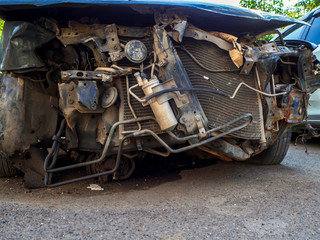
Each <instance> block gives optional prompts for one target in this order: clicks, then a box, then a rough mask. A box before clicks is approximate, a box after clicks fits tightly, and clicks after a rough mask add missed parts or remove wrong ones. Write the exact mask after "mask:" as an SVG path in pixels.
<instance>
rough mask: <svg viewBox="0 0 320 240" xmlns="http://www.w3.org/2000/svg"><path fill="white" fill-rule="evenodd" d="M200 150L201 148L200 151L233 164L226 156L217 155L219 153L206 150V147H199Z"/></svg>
mask: <svg viewBox="0 0 320 240" xmlns="http://www.w3.org/2000/svg"><path fill="white" fill-rule="evenodd" d="M198 148H199V149H200V150H202V151H204V152H207V153H210V154H212V155H214V156H216V157H218V158H220V159H221V160H223V161H226V162H232V159H231V158H229V157H226V156H224V155H222V154H220V153H217V152H215V151H212V150H210V149H209V148H206V147H203V146H200V147H198Z"/></svg>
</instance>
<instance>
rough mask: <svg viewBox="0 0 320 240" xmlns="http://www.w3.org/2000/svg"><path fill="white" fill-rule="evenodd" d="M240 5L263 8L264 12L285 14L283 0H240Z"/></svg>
mask: <svg viewBox="0 0 320 240" xmlns="http://www.w3.org/2000/svg"><path fill="white" fill-rule="evenodd" d="M240 5H241V6H242V7H245V8H250V9H256V10H262V11H264V12H271V13H277V14H283V12H284V9H283V6H284V5H283V0H240Z"/></svg>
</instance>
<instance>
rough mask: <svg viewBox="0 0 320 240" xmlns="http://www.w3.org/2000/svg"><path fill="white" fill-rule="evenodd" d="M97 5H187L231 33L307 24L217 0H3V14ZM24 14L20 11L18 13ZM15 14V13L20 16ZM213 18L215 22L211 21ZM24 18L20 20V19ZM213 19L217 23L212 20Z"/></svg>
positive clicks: (196, 15) (204, 20)
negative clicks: (224, 3) (37, 9)
mask: <svg viewBox="0 0 320 240" xmlns="http://www.w3.org/2000/svg"><path fill="white" fill-rule="evenodd" d="M97 5H117V6H119V5H120V6H129V7H133V8H136V7H137V6H142V5H143V6H144V7H146V6H150V7H155V6H167V7H178V8H184V10H185V11H187V12H189V13H190V15H191V16H194V17H193V19H195V18H197V19H198V22H202V23H205V24H202V25H207V28H210V25H217V23H218V24H220V25H224V27H225V28H226V29H229V31H228V32H229V33H234V34H237V33H240V32H249V31H250V32H257V33H259V32H263V31H268V30H271V29H275V28H279V27H283V26H286V25H289V24H293V23H304V22H302V21H300V20H296V19H293V18H289V17H285V16H280V15H275V14H271V13H266V12H261V11H253V10H249V9H245V8H240V7H234V6H229V5H223V4H218V3H216V2H215V1H188V0H179V1H177V0H176V1H171V0H155V1H153V0H148V1H146V0H95V1H92V0H2V1H0V17H2V18H3V19H5V20H6V19H7V20H16V19H14V16H15V14H14V11H15V10H29V9H35V8H40V9H41V8H48V7H49V8H50V7H55V8H57V7H59V6H64V7H66V6H69V7H79V6H81V7H82V8H83V7H90V6H91V7H92V6H97ZM19 15H21V12H19ZM19 15H17V14H16V16H19ZM210 18H211V19H212V21H210ZM20 20H21V19H20ZM213 21H214V22H213Z"/></svg>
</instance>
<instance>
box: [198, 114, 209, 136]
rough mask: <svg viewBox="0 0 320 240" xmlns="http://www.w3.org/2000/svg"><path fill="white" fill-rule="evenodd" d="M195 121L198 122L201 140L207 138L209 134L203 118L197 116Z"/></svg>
mask: <svg viewBox="0 0 320 240" xmlns="http://www.w3.org/2000/svg"><path fill="white" fill-rule="evenodd" d="M195 120H196V121H197V126H198V129H199V137H200V138H205V137H207V132H206V129H205V128H204V125H203V122H202V121H201V117H200V116H199V115H196V116H195Z"/></svg>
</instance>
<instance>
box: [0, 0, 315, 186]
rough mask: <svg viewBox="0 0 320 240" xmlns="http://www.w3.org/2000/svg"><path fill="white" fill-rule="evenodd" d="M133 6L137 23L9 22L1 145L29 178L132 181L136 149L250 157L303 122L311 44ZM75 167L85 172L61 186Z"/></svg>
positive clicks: (311, 84)
mask: <svg viewBox="0 0 320 240" xmlns="http://www.w3.org/2000/svg"><path fill="white" fill-rule="evenodd" d="M133 9H134V10H135V11H136V14H138V15H139V17H137V18H136V19H137V21H134V19H132V21H130V20H128V21H127V22H125V21H123V19H122V21H119V22H120V23H118V22H117V21H116V19H113V18H111V17H110V18H107V20H105V21H104V22H102V23H101V22H99V21H98V20H97V19H96V20H90V19H85V18H84V19H81V20H79V21H76V19H69V20H68V21H66V22H65V21H63V20H61V19H59V18H57V19H55V20H53V19H52V18H48V17H47V16H43V17H42V18H40V19H38V20H37V21H35V22H34V23H30V22H28V23H27V22H21V23H19V22H10V21H9V22H6V26H5V29H6V30H5V34H4V37H3V40H2V41H3V43H4V44H3V55H2V56H3V57H2V62H1V65H0V66H1V68H2V71H4V77H3V79H2V89H7V90H6V91H5V90H3V91H2V96H1V100H2V101H1V104H0V109H1V111H3V112H7V113H8V114H9V113H17V114H16V115H15V116H16V118H15V121H11V119H13V116H11V117H10V118H9V117H7V116H8V114H4V115H2V116H3V117H2V118H1V123H2V129H1V136H2V138H1V139H0V146H1V151H2V152H4V153H5V154H6V155H7V156H10V157H11V158H12V159H13V160H12V161H13V162H14V163H15V166H17V167H19V168H20V170H22V171H24V172H25V173H26V175H27V176H28V178H27V179H29V182H31V183H34V182H35V181H38V180H39V179H41V178H44V182H45V185H47V186H57V185H60V184H65V183H70V182H74V181H78V180H83V179H87V178H92V177H100V178H101V179H102V180H107V179H108V178H109V177H112V178H113V179H126V178H128V177H129V176H130V175H131V174H132V172H133V170H134V167H135V164H134V159H135V157H137V156H138V155H140V156H141V153H151V154H158V155H161V156H168V155H170V154H172V153H180V152H185V151H190V150H191V151H192V150H193V149H196V148H198V149H201V151H204V152H206V153H208V154H211V155H214V156H218V157H220V158H222V159H224V160H229V161H231V160H239V161H243V160H247V159H250V158H251V157H253V156H255V155H257V154H259V153H261V152H262V151H264V150H265V149H268V148H269V147H270V146H271V145H272V144H273V143H274V142H276V141H277V139H279V138H280V137H281V135H282V134H283V133H284V132H285V131H287V129H288V128H290V127H291V126H293V125H295V124H298V123H300V122H301V121H302V120H303V119H304V118H305V115H306V108H307V105H308V93H310V92H313V91H314V90H315V89H317V88H318V87H319V78H318V76H317V75H316V73H317V72H316V71H315V69H314V66H313V56H312V54H311V50H310V49H307V47H305V46H303V45H299V46H291V47H287V46H285V44H284V42H283V43H282V44H280V45H277V44H276V43H275V42H271V43H269V42H266V41H261V40H257V39H258V38H259V37H260V36H262V35H264V34H267V33H270V29H269V28H267V30H268V31H267V32H266V33H261V32H259V34H258V35H255V33H256V32H255V31H254V30H252V31H250V30H251V29H247V32H242V33H239V34H232V33H234V31H233V30H232V31H231V30H230V29H228V28H225V31H221V29H222V27H221V24H217V27H215V24H214V23H210V27H209V29H206V30H204V29H203V28H201V27H199V26H196V25H193V24H194V23H193V21H192V20H193V18H191V19H190V17H188V15H187V14H185V13H184V12H183V11H180V10H181V9H179V10H176V9H175V8H167V9H163V8H157V7H153V8H151V9H150V8H146V7H141V8H139V7H137V6H135V7H134V8H133ZM150 11H151V12H152V16H153V19H152V20H150V18H149V17H148V18H147V20H146V21H145V22H143V24H141V23H140V21H138V20H140V19H143V16H144V15H145V14H147V15H148V16H149V15H150V14H151V13H150ZM195 22H197V21H195ZM123 23H124V24H123ZM133 25H134V26H133ZM218 30H219V31H218ZM32 37H37V39H39V41H34V42H33V41H31V40H30V39H32ZM10 89H13V92H14V93H15V96H16V97H15V98H13V97H11V96H12V95H10V94H11V93H10V91H9V90H10ZM9 115H10V114H9ZM13 125H17V126H19V127H17V128H16V129H15V131H9V128H11V127H12V126H13ZM43 126H45V128H43ZM56 128H57V129H56ZM38 129H42V130H41V131H38ZM53 132H57V133H56V135H54V134H53ZM14 136H21V138H16V137H14ZM35 149H38V150H39V149H42V150H41V152H42V153H44V154H39V153H38V154H33V155H34V156H35V157H33V155H32V153H34V152H35ZM47 149H49V152H46V151H47ZM38 150H36V151H38ZM62 150H63V151H64V153H63V154H62V155H63V157H62V158H61V152H62ZM38 152H39V151H38ZM41 156H44V157H43V158H42V161H43V165H44V170H42V169H40V170H39V167H37V166H38V164H39V162H41ZM65 157H67V158H69V159H71V162H72V163H71V164H70V161H68V164H67V163H66V162H63V160H61V159H64V158H65ZM34 158H36V160H35V159H34ZM39 159H40V161H39ZM33 163H34V164H33ZM35 164H36V165H37V166H35ZM80 167H86V170H87V175H86V176H83V177H79V178H72V179H69V180H65V181H62V182H57V181H56V179H55V175H56V173H60V172H65V171H67V170H71V169H74V168H80ZM28 174H29V175H28ZM30 176H31V177H30Z"/></svg>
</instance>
